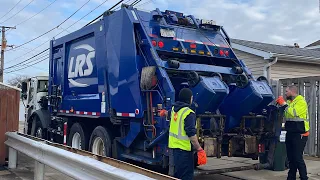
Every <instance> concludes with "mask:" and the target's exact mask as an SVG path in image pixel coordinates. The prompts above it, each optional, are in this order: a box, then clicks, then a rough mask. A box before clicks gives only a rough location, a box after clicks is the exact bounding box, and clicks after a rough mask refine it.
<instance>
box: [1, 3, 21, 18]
mask: <svg viewBox="0 0 320 180" xmlns="http://www.w3.org/2000/svg"><path fill="white" fill-rule="evenodd" d="M21 1H22V0H20V1H18V2H17V3H16V4H15V5H14V6H13V7H12V8H11V9H10V10H9V11H8V12H7V13H5V14H4V15H3V16H1V17H0V19H2V18H4V17H5V16H6V15H8V14H9V13H10V12H11V11H12V10H13V9H14V8H15V7H16V6H17V5H18V4H19V3H20V2H21Z"/></svg>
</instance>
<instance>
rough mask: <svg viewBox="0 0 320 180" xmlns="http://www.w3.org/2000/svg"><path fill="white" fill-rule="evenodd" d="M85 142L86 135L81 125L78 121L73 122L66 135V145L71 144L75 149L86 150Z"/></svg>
mask: <svg viewBox="0 0 320 180" xmlns="http://www.w3.org/2000/svg"><path fill="white" fill-rule="evenodd" d="M87 142H88V136H87V135H86V133H85V131H84V130H83V128H82V126H81V125H80V124H79V123H74V124H73V125H72V126H71V129H70V133H69V137H68V146H71V147H73V148H76V149H81V150H86V149H87Z"/></svg>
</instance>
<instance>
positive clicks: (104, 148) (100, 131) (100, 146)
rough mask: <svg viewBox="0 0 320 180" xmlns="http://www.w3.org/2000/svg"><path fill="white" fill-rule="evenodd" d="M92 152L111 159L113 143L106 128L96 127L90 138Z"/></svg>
mask: <svg viewBox="0 0 320 180" xmlns="http://www.w3.org/2000/svg"><path fill="white" fill-rule="evenodd" d="M89 144H90V146H89V147H90V150H89V151H90V152H92V153H93V154H97V155H100V156H106V157H111V147H112V141H111V138H110V135H109V133H108V131H107V129H106V128H104V127H102V126H98V127H96V128H95V129H94V130H93V132H92V134H91V137H90V143H89Z"/></svg>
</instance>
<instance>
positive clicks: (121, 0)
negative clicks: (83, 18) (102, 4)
mask: <svg viewBox="0 0 320 180" xmlns="http://www.w3.org/2000/svg"><path fill="white" fill-rule="evenodd" d="M122 2H123V0H120V1H119V2H118V3H117V4H115V5H113V6H112V7H111V8H109V9H108V10H107V11H111V10H112V9H113V8H115V7H116V6H118V5H119V4H120V3H122ZM103 15H104V13H102V14H101V15H100V16H98V17H96V18H95V19H94V20H92V21H90V22H89V23H88V24H86V25H85V26H84V27H86V26H88V25H90V24H91V23H92V22H94V21H96V20H97V19H99V18H100V17H101V16H103Z"/></svg>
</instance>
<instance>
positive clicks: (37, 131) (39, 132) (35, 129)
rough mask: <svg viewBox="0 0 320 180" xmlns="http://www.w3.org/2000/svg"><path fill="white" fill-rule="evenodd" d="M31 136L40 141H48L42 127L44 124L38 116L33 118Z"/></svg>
mask: <svg viewBox="0 0 320 180" xmlns="http://www.w3.org/2000/svg"><path fill="white" fill-rule="evenodd" d="M31 136H35V137H37V138H40V139H46V133H45V131H44V129H43V127H42V124H41V122H40V120H39V118H38V116H34V117H33V118H32V128H31Z"/></svg>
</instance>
